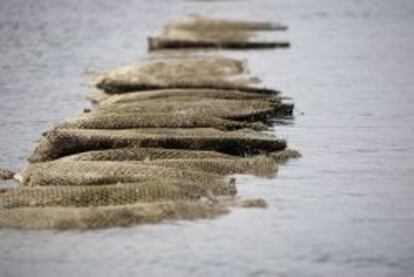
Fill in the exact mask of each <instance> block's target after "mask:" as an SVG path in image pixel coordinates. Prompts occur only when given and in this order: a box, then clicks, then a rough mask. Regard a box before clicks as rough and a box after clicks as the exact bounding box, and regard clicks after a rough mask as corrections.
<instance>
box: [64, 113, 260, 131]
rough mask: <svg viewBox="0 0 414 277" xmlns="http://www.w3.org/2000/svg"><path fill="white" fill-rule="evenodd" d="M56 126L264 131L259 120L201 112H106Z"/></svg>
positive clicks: (80, 117)
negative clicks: (241, 120)
mask: <svg viewBox="0 0 414 277" xmlns="http://www.w3.org/2000/svg"><path fill="white" fill-rule="evenodd" d="M57 128H80V129H134V128H217V129H221V130H235V129H242V128H251V129H255V130H264V129H266V127H265V126H264V125H263V124H259V123H248V122H247V123H245V122H238V121H234V120H228V119H224V118H220V117H216V116H212V115H207V114H206V115H203V114H200V113H193V112H188V113H182V114H171V113H139V112H138V113H134V112H130V113H127V112H124V113H117V112H109V113H106V114H102V113H94V114H92V113H91V114H86V115H81V116H78V117H76V118H72V119H70V120H67V121H66V122H63V123H62V124H59V125H58V126H57Z"/></svg>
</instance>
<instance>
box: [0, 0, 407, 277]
mask: <svg viewBox="0 0 414 277" xmlns="http://www.w3.org/2000/svg"><path fill="white" fill-rule="evenodd" d="M190 13H200V14H205V15H208V16H216V17H224V18H241V19H254V20H273V21H282V22H283V23H286V24H288V25H289V27H290V29H289V31H288V32H287V33H277V34H276V35H275V36H276V37H278V38H280V39H284V40H289V41H290V42H291V43H292V47H291V48H290V49H288V50H286V49H285V50H261V51H244V52H243V51H236V52H234V51H232V52H220V53H222V54H228V55H231V56H236V57H241V58H244V59H247V60H248V62H249V65H250V68H251V72H252V73H253V74H254V75H257V76H259V77H260V78H261V79H262V80H263V81H264V83H266V84H268V85H269V86H274V87H278V88H280V89H281V90H282V91H283V92H284V95H286V96H291V97H293V99H294V101H295V104H296V108H297V111H296V118H295V120H294V122H293V124H290V125H277V126H275V128H274V132H275V133H276V134H278V135H280V136H281V137H284V138H287V139H288V140H289V143H290V144H291V145H292V146H294V147H295V148H298V149H300V151H301V152H302V153H303V158H301V159H298V160H294V161H290V162H289V163H287V164H286V165H284V166H282V167H281V168H280V172H279V174H278V177H277V178H276V179H259V178H254V177H251V176H237V177H238V183H239V185H238V187H239V191H240V194H241V195H242V196H254V197H263V198H264V199H266V201H267V202H268V204H269V207H268V208H267V209H265V210H260V209H259V210H255V209H248V210H245V209H243V210H242V209H236V210H233V211H232V212H231V213H230V214H229V215H226V216H223V217H220V218H218V219H214V220H199V221H195V222H169V223H166V224H160V225H144V226H135V227H130V228H112V229H108V230H100V231H86V232H80V231H69V232H56V231H36V232H33V231H15V230H7V229H3V230H0V276H5V277H12V276H414V235H413V234H414V161H413V157H414V91H413V87H414V28H413V25H414V2H413V1H411V0H399V1H388V0H353V1H340V0H278V1H265V0H255V1H253V0H251V1H247V0H245V1H243V0H241V1H172V0H169V1H165V0H155V1H143V0H142V1H139V0H135V1H134V0H118V1H110V0H100V1H97V0H85V1H70V0H60V1H58V0H43V1H35V0H2V1H0V53H1V56H0V153H1V155H0V165H1V166H7V167H11V168H14V169H19V168H21V167H23V166H24V165H25V157H26V156H27V155H28V154H29V153H30V152H31V151H32V150H33V147H34V142H35V140H36V139H37V138H39V136H40V134H41V132H42V131H43V130H45V129H47V128H48V127H50V126H53V124H55V123H56V122H59V121H61V120H63V119H64V118H66V117H68V116H70V115H74V114H76V113H78V112H80V111H81V110H82V108H83V107H85V106H86V105H87V103H86V101H85V100H84V99H83V98H82V96H83V95H84V94H85V92H87V91H88V90H89V87H88V86H87V83H86V81H85V75H87V74H88V73H89V72H93V71H99V70H102V69H104V68H109V67H112V66H116V65H119V64H125V63H130V62H133V61H135V60H138V59H139V58H142V57H145V56H146V55H147V45H146V37H147V35H149V34H153V33H155V32H156V31H157V30H158V29H159V28H160V27H161V26H162V24H164V23H166V22H167V21H169V20H173V19H176V18H178V17H180V16H183V15H186V14H190ZM213 53H215V52H213ZM0 185H1V186H6V185H8V184H7V183H1V184H0Z"/></svg>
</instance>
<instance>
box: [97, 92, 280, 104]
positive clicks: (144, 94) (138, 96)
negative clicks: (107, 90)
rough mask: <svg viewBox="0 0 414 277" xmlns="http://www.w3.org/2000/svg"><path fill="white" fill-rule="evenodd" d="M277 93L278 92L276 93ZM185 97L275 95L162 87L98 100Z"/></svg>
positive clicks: (113, 101)
mask: <svg viewBox="0 0 414 277" xmlns="http://www.w3.org/2000/svg"><path fill="white" fill-rule="evenodd" d="M276 95H277V94H276ZM183 97H192V98H194V99H206V98H213V99H236V100H237V99H238V100H246V99H268V98H273V97H275V96H273V95H267V94H260V93H254V92H244V91H237V90H223V89H161V90H149V91H140V92H138V93H137V92H129V93H123V94H117V95H107V96H106V98H105V100H102V101H98V102H100V103H99V104H100V105H101V106H105V105H110V104H116V103H132V102H138V101H145V100H155V99H157V100H159V101H163V102H164V101H166V100H170V99H177V98H183Z"/></svg>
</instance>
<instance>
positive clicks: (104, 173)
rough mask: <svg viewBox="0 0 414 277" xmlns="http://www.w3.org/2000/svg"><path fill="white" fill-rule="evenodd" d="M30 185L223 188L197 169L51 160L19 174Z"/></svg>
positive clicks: (215, 179)
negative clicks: (149, 183)
mask: <svg viewBox="0 0 414 277" xmlns="http://www.w3.org/2000/svg"><path fill="white" fill-rule="evenodd" d="M19 175H20V176H21V177H20V178H21V179H22V183H23V184H25V185H28V186H80V185H95V184H114V183H117V182H121V183H128V182H140V181H145V180H146V179H148V178H153V177H157V178H163V179H182V180H188V181H191V182H195V183H199V184H206V185H213V184H214V185H221V184H223V185H224V184H225V183H226V182H225V181H221V180H220V179H222V178H220V177H219V176H218V175H215V174H209V173H205V172H200V171H194V170H177V169H174V168H168V167H161V166H155V165H148V164H145V163H143V162H134V161H128V162H127V161H123V162H118V161H76V162H73V161H52V162H47V163H38V164H32V165H30V166H28V167H27V168H26V169H25V170H24V171H23V172H21V173H20V174H19Z"/></svg>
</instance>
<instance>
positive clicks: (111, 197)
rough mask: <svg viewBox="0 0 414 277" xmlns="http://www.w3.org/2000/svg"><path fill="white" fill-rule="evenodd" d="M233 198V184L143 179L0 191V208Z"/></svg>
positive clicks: (234, 191) (87, 205) (234, 187)
mask: <svg viewBox="0 0 414 277" xmlns="http://www.w3.org/2000/svg"><path fill="white" fill-rule="evenodd" d="M207 192H208V193H209V194H211V195H214V196H220V195H221V196H223V195H224V196H226V195H227V196H228V195H235V194H236V186H235V185H234V183H215V182H212V183H206V184H203V185H201V184H197V183H193V182H189V181H186V180H174V179H165V178H164V179H156V178H152V179H147V180H144V181H142V182H139V183H119V184H114V185H95V186H94V185H90V186H47V187H18V188H9V189H3V190H1V191H0V208H2V209H11V208H22V207H70V206H72V207H89V206H108V205H125V204H133V203H136V202H154V201H164V200H186V199H187V200H195V199H200V198H202V197H208V196H209V195H207Z"/></svg>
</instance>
